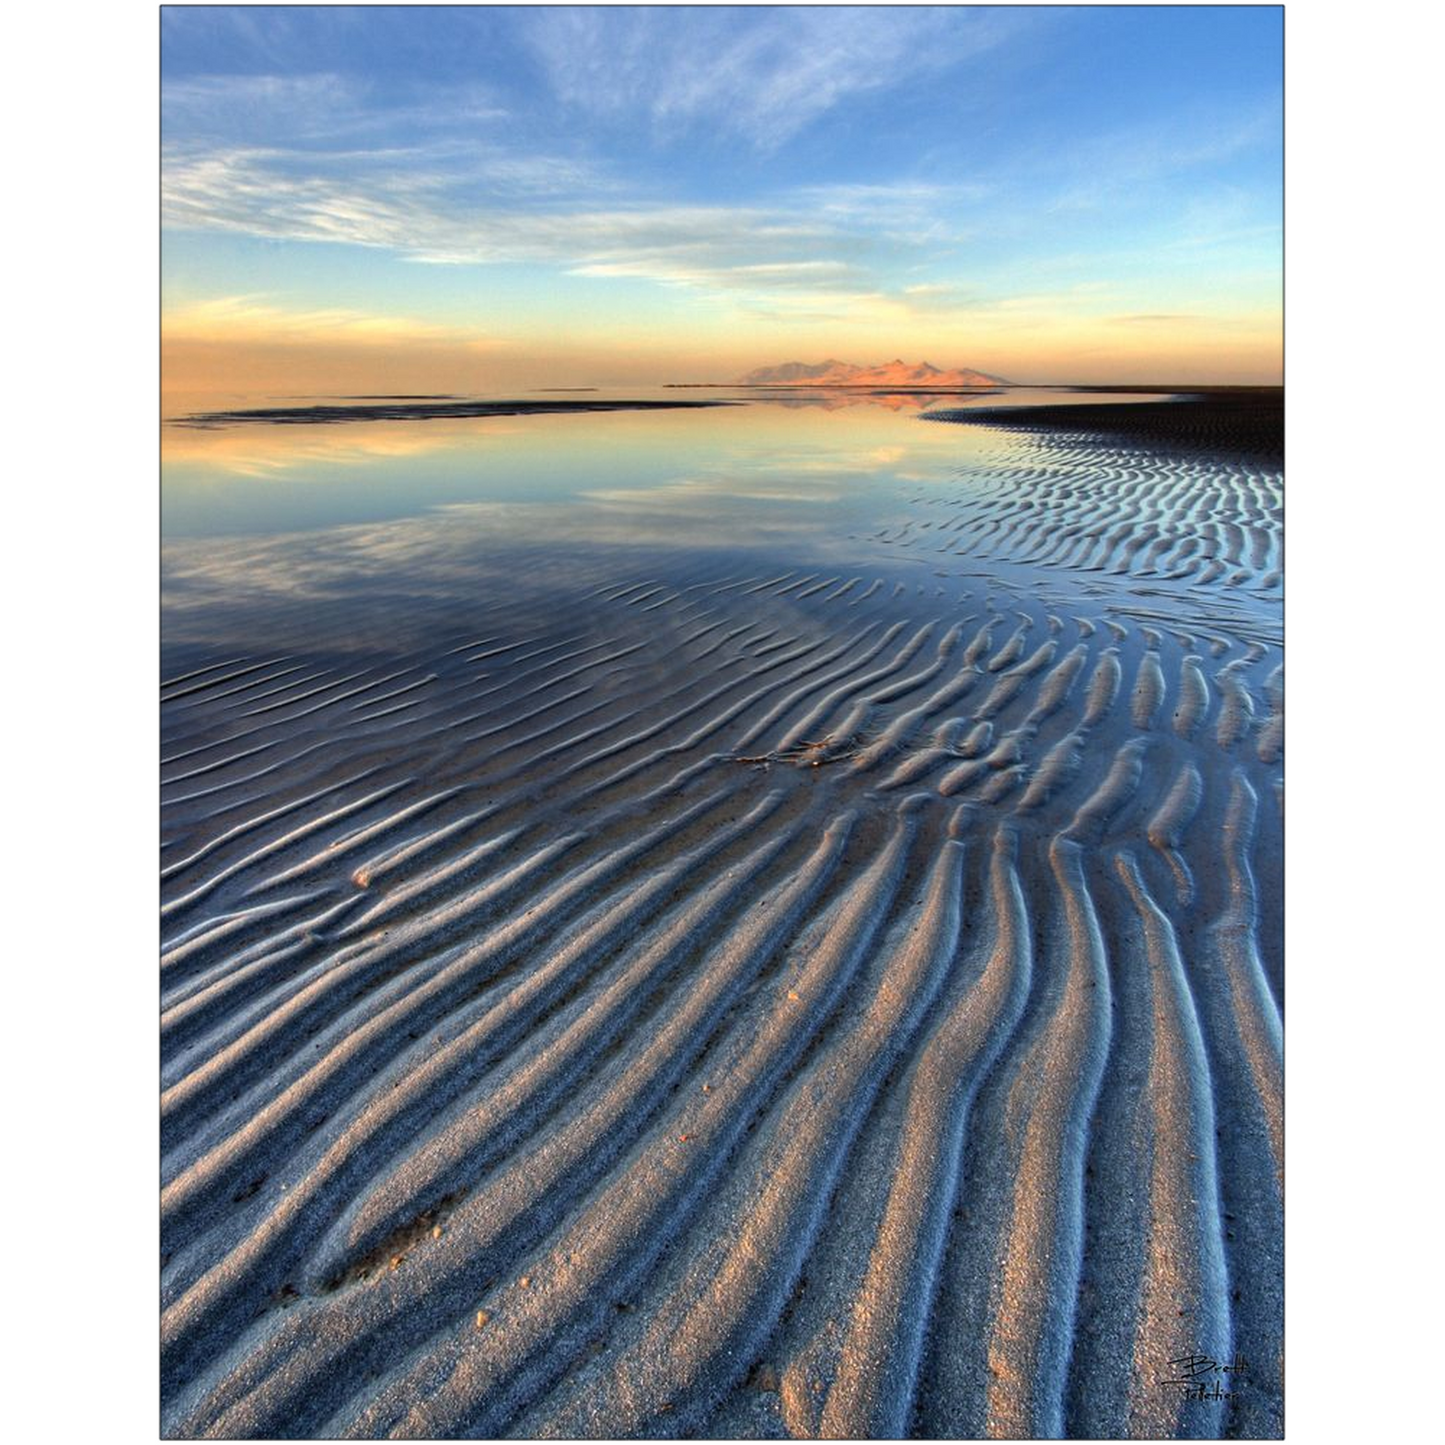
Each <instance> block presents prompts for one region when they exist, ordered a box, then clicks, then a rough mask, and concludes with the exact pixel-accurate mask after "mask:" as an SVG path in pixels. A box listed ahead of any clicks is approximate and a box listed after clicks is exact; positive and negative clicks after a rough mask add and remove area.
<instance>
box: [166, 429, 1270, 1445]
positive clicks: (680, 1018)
mask: <svg viewBox="0 0 1445 1445" xmlns="http://www.w3.org/2000/svg"><path fill="white" fill-rule="evenodd" d="M1026 444H1027V445H1033V443H1032V442H1028V443H1026ZM1091 465H1092V466H1096V467H1100V468H1102V469H1103V470H1102V472H1100V474H1099V476H1098V477H1097V478H1096V479H1095V481H1094V482H1093V483H1091V484H1088V485H1086V484H1085V483H1084V482H1083V481H1081V480H1080V479H1078V478H1077V477H1076V478H1074V479H1073V480H1069V478H1068V474H1067V469H1066V468H1064V467H1062V466H1061V464H1060V463H1058V462H1057V461H1056V460H1051V461H1049V462H1048V464H1047V465H1042V464H1041V465H1040V466H1039V467H1038V469H1037V471H1036V473H1035V474H1033V475H1032V479H1031V480H1030V481H1029V482H1028V485H1027V487H1025V488H1023V490H1028V489H1029V488H1032V490H1033V493H1034V497H1035V501H1036V502H1037V504H1038V505H1037V507H1032V508H1031V507H1029V506H1026V505H1025V504H1024V503H1023V502H1020V501H1018V500H1014V501H1012V502H1010V501H1008V500H1006V498H1005V494H1004V492H1005V489H1004V488H1003V486H1002V484H1000V488H999V490H998V495H996V496H990V497H988V498H985V499H984V501H982V502H979V503H976V504H975V503H972V502H970V503H969V504H968V506H970V507H974V510H973V511H967V512H966V524H964V523H961V524H960V525H959V526H958V527H957V528H954V529H951V531H952V533H955V534H956V535H954V536H953V539H952V541H951V542H950V545H960V544H961V543H962V542H963V541H967V543H968V546H970V547H980V546H988V545H994V546H1000V547H1004V546H1006V547H1007V549H1008V552H1009V555H1010V558H1011V559H1012V560H1013V561H1015V562H1020V561H1023V562H1029V563H1030V564H1031V565H1034V566H1036V567H1038V568H1039V569H1042V572H1044V573H1046V572H1048V570H1049V569H1051V568H1055V567H1073V568H1078V569H1079V570H1087V569H1088V568H1090V567H1101V566H1102V567H1104V568H1105V570H1106V571H1111V572H1116V573H1118V574H1119V575H1120V576H1121V577H1123V576H1127V577H1138V576H1141V575H1150V574H1151V573H1155V572H1162V575H1165V576H1169V575H1170V573H1171V570H1172V572H1174V573H1176V574H1177V573H1179V571H1180V569H1183V572H1184V573H1185V574H1187V575H1175V576H1173V578H1172V581H1173V584H1174V585H1176V586H1180V585H1181V584H1182V586H1183V587H1186V588H1187V587H1189V586H1194V585H1196V584H1197V585H1199V586H1203V587H1207V588H1209V589H1211V590H1218V589H1224V590H1227V589H1229V588H1230V587H1231V586H1234V585H1237V586H1240V587H1243V588H1245V589H1246V590H1247V591H1248V590H1254V589H1257V588H1262V587H1264V575H1263V572H1264V570H1265V569H1268V568H1269V567H1271V566H1274V565H1277V546H1278V544H1277V537H1276V536H1275V534H1274V533H1272V532H1271V531H1270V525H1271V524H1270V523H1269V507H1270V506H1271V505H1273V504H1271V503H1270V502H1269V497H1270V495H1271V494H1270V487H1271V486H1272V485H1275V483H1272V482H1271V481H1270V480H1269V478H1268V477H1265V476H1261V477H1260V478H1251V479H1250V480H1248V481H1247V482H1246V481H1241V480H1239V479H1238V478H1233V479H1226V480H1221V479H1220V478H1218V477H1217V476H1215V477H1213V479H1212V480H1211V478H1210V477H1209V476H1207V475H1205V472H1206V471H1207V468H1202V469H1201V470H1199V471H1197V472H1194V471H1190V470H1189V469H1188V468H1185V467H1182V466H1181V465H1176V464H1175V463H1174V462H1173V461H1171V460H1170V459H1169V458H1167V457H1166V458H1165V459H1164V461H1163V462H1161V463H1160V466H1159V468H1158V469H1157V470H1156V471H1155V472H1154V473H1152V474H1149V473H1147V471H1146V470H1145V469H1144V468H1143V467H1142V466H1140V465H1139V464H1138V463H1137V462H1128V461H1127V460H1124V459H1120V460H1119V461H1118V462H1117V465H1116V464H1115V463H1114V462H1113V461H1108V460H1100V459H1099V456H1098V454H1097V453H1096V454H1095V459H1094V461H1093V462H1092V463H1091ZM1110 468H1113V470H1110ZM1131 468H1134V470H1137V471H1140V472H1142V473H1143V475H1140V476H1135V475H1134V474H1133V472H1132V471H1131ZM1020 475H1022V474H1020ZM1010 487H1011V489H1012V490H1011V491H1010V492H1009V495H1010V496H1014V497H1015V498H1017V496H1018V494H1019V492H1020V480H1019V476H1015V477H1014V478H1013V479H1012V480H1011V482H1010ZM1231 509H1232V510H1231ZM1045 515H1046V516H1047V517H1048V518H1049V519H1050V521H1049V523H1048V525H1045V524H1044V517H1045ZM1085 517H1092V518H1093V519H1095V521H1096V522H1099V527H1100V528H1101V529H1100V530H1098V532H1097V535H1095V536H1088V535H1085V534H1084V533H1083V532H1079V533H1078V534H1077V535H1075V536H1073V537H1070V538H1064V539H1061V537H1060V532H1059V530H1058V529H1060V528H1063V529H1067V528H1068V527H1070V526H1073V525H1075V523H1076V522H1082V519H1083V518H1085ZM1226 517H1227V519H1228V520H1227V521H1226ZM1101 518H1102V521H1099V519H1101ZM1071 519H1072V520H1071ZM1090 525H1091V526H1092V525H1093V524H1092V523H1091V524H1090ZM1050 527H1053V528H1054V529H1055V530H1054V531H1052V532H1051V531H1050ZM1140 527H1142V528H1143V535H1145V537H1146V539H1147V540H1146V542H1145V544H1144V545H1143V546H1142V547H1133V549H1132V550H1130V542H1129V541H1128V540H1126V536H1127V538H1128V539H1137V537H1138V536H1139V535H1140V532H1139V531H1138V530H1137V529H1138V528H1140ZM1231 527H1232V528H1233V529H1234V530H1230V528H1231ZM990 528H991V530H990ZM1131 528H1134V529H1136V530H1130V529H1131ZM1116 531H1117V532H1118V536H1117V537H1114V533H1115V532H1116ZM944 535H945V536H949V535H950V533H949V532H945V533H944ZM1258 535H1264V536H1265V537H1266V541H1265V543H1263V544H1258V545H1256V540H1255V539H1256V538H1257V536H1258ZM989 538H993V539H994V540H993V542H992V543H990V542H989V541H988V539H989ZM1111 538H1113V540H1110V539H1111ZM1191 538H1192V539H1193V540H1194V541H1196V542H1197V543H1198V546H1197V547H1196V548H1194V549H1193V550H1191V549H1190V548H1189V545H1188V544H1189V541H1190V539H1191ZM1160 539H1164V540H1167V542H1168V545H1167V546H1165V547H1158V548H1156V547H1155V545H1154V543H1155V542H1156V541H1158V540H1160ZM1211 548H1212V550H1210V549H1211ZM1213 561H1220V562H1222V563H1224V565H1225V568H1226V571H1225V572H1222V573H1219V574H1216V575H1214V576H1212V577H1206V576H1205V575H1204V573H1205V570H1206V569H1207V568H1208V566H1209V565H1210V563H1212V562H1213ZM1136 569H1137V570H1136ZM1230 569H1234V570H1240V571H1242V572H1243V573H1244V574H1245V580H1244V581H1242V582H1239V583H1237V584H1236V583H1232V582H1231V575H1232V574H1231V571H1230ZM969 585H970V584H965V586H964V590H963V591H962V592H961V593H960V594H959V605H958V606H953V605H947V606H945V605H943V604H939V605H938V608H937V610H936V611H935V610H931V609H932V607H933V604H934V603H935V602H936V601H937V599H936V598H925V597H922V596H921V595H920V594H919V592H918V591H917V590H916V589H904V588H900V587H899V586H898V585H897V584H896V582H895V580H894V578H893V577H892V576H891V575H872V574H871V573H869V572H868V571H867V570H866V569H865V568H861V567H853V568H848V569H842V570H837V571H829V570H827V569H826V568H813V569H809V568H806V567H805V568H798V569H794V570H791V571H790V570H787V569H777V570H773V571H758V572H756V573H749V572H743V573H739V574H736V575H720V576H718V577H711V578H708V579H707V580H705V581H704V582H701V583H691V584H686V585H679V584H676V583H674V582H673V581H672V580H670V579H669V578H668V577H666V576H664V575H659V576H656V577H651V578H646V577H638V578H632V579H619V580H615V581H613V582H611V583H601V584H599V585H598V586H596V587H595V588H594V589H593V591H592V595H591V597H590V598H589V599H588V601H587V604H586V606H585V608H577V609H574V610H573V611H572V612H571V614H570V618H569V621H568V624H567V625H565V626H560V627H559V626H558V625H557V623H556V620H555V616H554V617H548V616H546V615H544V614H542V613H540V612H529V611H528V609H527V608H525V607H521V606H519V607H516V608H512V609H510V610H508V609H499V610H498V611H497V613H496V616H495V618H494V626H493V627H492V629H491V630H490V631H486V632H478V633H477V634H476V635H475V636H465V637H453V638H448V639H446V640H445V641H444V642H441V643H439V645H438V646H437V648H436V649H435V651H434V652H432V653H431V654H429V655H427V656H425V657H413V658H409V659H397V658H394V657H376V658H370V657H366V656H354V655H353V656H349V657H347V658H345V659H339V658H337V657H335V656H325V655H319V654H317V655H313V654H309V653H307V652H306V651H305V650H300V649H298V650H295V651H293V652H291V653H289V654H287V655H284V656H269V655H265V656H249V655H244V653H240V652H236V653H233V654H231V655H228V656H225V657H222V658H219V659H218V660H215V661H212V662H205V663H200V664H198V665H195V666H189V667H187V668H185V669H184V671H183V673H182V674H181V675H178V676H175V677H173V678H172V679H171V680H170V681H169V682H168V683H167V684H166V685H165V687H164V688H163V704H162V715H163V737H164V753H165V762H164V765H163V783H164V798H165V804H164V815H163V817H164V821H163V827H164V833H163V844H164V857H163V863H164V880H163V939H164V957H163V970H162V980H163V981H162V1005H163V1014H162V1024H161V1031H162V1047H163V1064H162V1068H163V1085H164V1098H163V1104H162V1146H163V1170H164V1194H163V1205H162V1211H163V1234H164V1247H165V1250H166V1255H165V1263H164V1281H163V1288H164V1305H165V1313H164V1320H163V1375H164V1387H163V1388H164V1411H165V1428H166V1430H167V1432H168V1433H172V1434H181V1435H191V1434H220V1435H231V1436H234V1435H256V1434H262V1435H266V1434H272V1435H277V1434H280V1435H307V1434H346V1435H363V1436H375V1435H385V1434H401V1435H406V1436H450V1435H471V1436H497V1435H501V1434H504V1433H505V1434H515V1435H524V1436H588V1435H604V1434H605V1435H611V1436H618V1435H629V1434H660V1435H681V1434H696V1435H711V1436H723V1437H726V1436H737V1435H741V1436H753V1435H776V1434H780V1433H787V1434H792V1435H802V1436H818V1435H829V1436H832V1435H848V1436H885V1437H886V1436H896V1435H901V1434H920V1435H924V1436H931V1437H947V1436H964V1437H969V1436H975V1437H976V1436H981V1435H985V1434H1004V1435H1031V1434H1040V1435H1049V1434H1057V1433H1062V1432H1067V1433H1069V1434H1073V1435H1105V1436H1109V1435H1121V1434H1130V1435H1144V1436H1158V1435H1175V1434H1203V1435H1210V1434H1219V1433H1221V1432H1223V1431H1225V1430H1227V1431H1229V1432H1230V1433H1236V1434H1242V1435H1253V1436H1269V1435H1276V1434H1278V1433H1279V1431H1280V1420H1281V1413H1280V1412H1281V1404H1280V1369H1281V1365H1280V1350H1281V1339H1282V1322H1281V1273H1280V1247H1281V1208H1282V1184H1281V1178H1282V1158H1281V1029H1280V1016H1281V1005H1282V992H1281V975H1280V957H1279V929H1280V921H1279V911H1278V906H1277V900H1278V855H1279V836H1280V818H1279V815H1278V808H1277V807H1276V806H1275V805H1274V799H1275V797H1276V796H1277V785H1278V782H1279V771H1278V768H1279V749H1280V746H1281V744H1282V716H1283V712H1282V709H1283V702H1282V687H1281V682H1280V673H1279V667H1280V657H1279V655H1278V647H1277V645H1275V644H1274V643H1273V642H1271V641H1269V640H1268V637H1267V634H1268V632H1269V628H1268V626H1267V625H1266V624H1262V623H1260V622H1259V621H1258V618H1257V617H1256V616H1255V614H1253V613H1251V614H1248V616H1247V617H1246V621H1247V622H1248V623H1249V626H1248V627H1239V628H1233V627H1232V626H1231V625H1229V623H1228V619H1227V618H1226V622H1225V623H1224V624H1223V625H1218V626H1216V627H1215V628H1214V629H1213V630H1212V631H1211V632H1210V633H1209V634H1208V635H1207V636H1203V635H1201V636H1196V635H1194V633H1192V632H1184V633H1182V635H1181V634H1180V633H1178V632H1176V631H1173V630H1170V628H1169V627H1167V626H1166V625H1164V624H1162V623H1161V624H1159V625H1158V626H1157V627H1150V626H1148V625H1147V624H1145V623H1144V622H1143V621H1141V620H1140V619H1139V618H1136V617H1133V616H1130V615H1129V613H1128V612H1127V611H1124V610H1120V609H1117V608H1116V609H1113V610H1112V611H1110V610H1109V609H1106V608H1103V607H1099V606H1097V605H1095V604H1093V603H1091V602H1090V600H1089V597H1088V594H1084V593H1081V594H1078V595H1077V596H1076V597H1075V598H1074V602H1075V603H1076V606H1075V607H1074V610H1073V612H1070V613H1067V614H1065V613H1063V612H1062V611H1061V610H1056V609H1055V608H1054V606H1053V605H1052V603H1051V600H1050V599H1049V598H1048V597H1046V596H1043V595H1042V594H1040V595H1036V596H1022V597H1017V596H1010V597H1009V598H1007V600H1001V599H1000V598H999V597H998V596H996V595H995V593H994V592H993V591H991V590H988V589H987V588H984V587H980V588H978V589H977V590H976V591H968V590H967V588H968V586H969ZM1118 597H1122V598H1123V599H1124V601H1125V602H1126V603H1128V602H1129V600H1130V596H1129V594H1124V593H1119V594H1116V599H1117V598H1118ZM1199 605H1200V606H1202V605H1203V604H1199ZM1106 611H1108V612H1109V615H1107V616H1106V615H1105V614H1106ZM1075 613H1077V615H1074V614H1075ZM1244 615H1245V614H1241V616H1244ZM1260 637H1264V638H1265V640H1259V639H1260ZM1216 644H1217V645H1216ZM1192 1352H1197V1353H1204V1354H1209V1355H1212V1356H1214V1357H1216V1358H1219V1359H1226V1358H1228V1357H1229V1356H1231V1355H1232V1354H1234V1353H1236V1352H1237V1353H1239V1354H1240V1355H1242V1356H1243V1357H1244V1358H1245V1359H1246V1360H1247V1361H1248V1362H1249V1373H1248V1374H1246V1375H1244V1376H1241V1377H1240V1383H1238V1384H1236V1385H1235V1386H1234V1387H1233V1388H1234V1391H1235V1393H1234V1396H1233V1398H1232V1399H1231V1400H1230V1401H1229V1402H1228V1403H1227V1404H1226V1403H1225V1402H1222V1401H1219V1402H1199V1401H1186V1400H1184V1399H1182V1398H1181V1397H1180V1395H1179V1393H1178V1392H1177V1391H1172V1390H1168V1389H1165V1388H1162V1387H1161V1386H1160V1385H1159V1384H1158V1381H1159V1380H1160V1379H1161V1378H1165V1377H1167V1375H1168V1362H1169V1361H1170V1360H1171V1359H1173V1358H1176V1357H1177V1356H1179V1355H1181V1354H1186V1353H1192Z"/></svg>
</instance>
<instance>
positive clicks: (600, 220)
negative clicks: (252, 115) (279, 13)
mask: <svg viewBox="0 0 1445 1445" xmlns="http://www.w3.org/2000/svg"><path fill="white" fill-rule="evenodd" d="M514 164H516V159H515V158H509V157H501V158H497V159H496V162H495V164H491V165H490V166H489V167H488V168H486V170H485V174H486V184H485V186H484V187H481V189H480V194H479V188H478V183H477V180H476V176H477V174H478V171H480V170H481V169H482V167H481V166H479V167H478V168H476V169H474V171H473V172H472V174H471V175H470V176H469V177H468V180H467V182H466V183H465V184H464V183H462V182H460V181H459V180H458V178H457V177H456V176H455V175H453V174H448V173H428V172H418V171H416V170H412V169H408V168H405V167H402V168H398V169H397V170H395V171H393V170H392V169H391V168H390V167H388V166H386V165H382V164H377V165H375V166H372V167H367V168H358V169H353V170H352V172H351V173H350V174H348V175H345V176H342V175H338V174H336V173H335V172H334V170H333V169H332V168H329V167H317V166H307V165H305V164H303V163H302V162H301V159H300V158H298V157H297V156H296V155H295V154H293V153H290V152H285V151H281V150H275V149H230V150H212V151H199V152H196V153H173V154H171V155H170V156H169V157H168V158H167V161H166V164H165V167H164V176H163V184H162V203H163V216H164V219H165V222H166V223H167V224H168V225H170V226H174V227H180V228H188V229H198V230H221V231H232V232H240V233H244V234H247V235H256V236H266V237H271V238H275V239H285V240H295V241H330V242H346V243H350V244H353V245H360V246H370V247H381V248H385V249H388V250H391V251H394V252H397V253H399V254H401V255H403V256H405V257H408V258H409V259H412V260H415V261H425V262H432V263H445V264H486V263H496V262H528V263H533V264H536V263H543V264H550V265H553V266H556V267H558V268H560V269H564V270H569V271H571V272H573V273H574V274H578V275H587V276H614V277H635V278H644V279H648V280H652V281H657V282H662V283H665V284H671V285H681V286H690V287H698V288H704V289H710V290H715V291H721V292H740V291H760V292H769V293H771V292H778V291H783V292H808V293H818V292H826V293H829V294H831V295H863V294H872V293H874V292H876V291H878V290H879V289H880V286H881V284H882V282H881V280H880V277H879V273H878V268H877V266H876V265H875V264H874V263H875V262H877V263H879V264H881V263H882V262H883V261H884V260H885V259H890V260H896V258H897V255H898V253H899V241H898V239H897V238H896V237H893V238H890V239H889V241H888V244H887V246H886V248H885V247H884V246H883V240H882V236H881V234H880V232H879V231H878V229H877V226H876V223H872V224H870V222H869V221H868V219H867V218H865V217H864V216H862V215H847V216H845V215H842V214H836V215H832V216H829V215H820V214H817V213H816V212H811V211H810V209H809V208H808V207H806V206H804V205H801V204H799V203H798V202H797V201H796V200H794V198H792V197H779V198H775V199H774V201H773V202H772V203H770V204H768V205H749V206H717V205H712V206H707V205H677V204H668V203H665V202H658V201H650V200H634V201H621V200H613V201H612V203H611V204H597V203H596V202H597V201H598V200H599V199H606V198H605V197H604V198H599V197H592V198H590V199H592V200H593V202H594V203H593V204H592V205H586V204H583V205H580V206H579V205H578V204H577V203H576V196H575V192H574V191H573V189H572V188H571V187H570V186H567V185H565V184H564V183H563V182H562V181H560V180H559V182H558V184H559V186H561V188H562V189H563V190H564V191H565V193H566V195H567V197H568V198H569V202H570V203H564V202H559V203H558V204H551V203H550V200H551V198H550V196H549V193H548V192H547V191H546V190H545V188H544V187H543V186H542V182H541V180H540V179H539V178H538V177H534V178H533V180H534V183H535V184H536V185H537V187H538V189H537V190H535V191H531V192H529V191H527V190H525V189H523V188H522V180H521V178H519V179H518V186H517V188H516V189H513V190H511V191H510V193H509V190H508V186H509V182H510V180H511V177H512V167H513V165H514ZM885 222H886V217H885ZM904 244H908V243H906V242H905V243H904ZM914 244H916V245H917V246H918V247H919V248H920V249H921V247H922V241H921V239H920V240H919V241H918V242H916V243H914ZM885 249H886V251H887V258H885V257H884V255H883V252H884V250H885Z"/></svg>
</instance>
